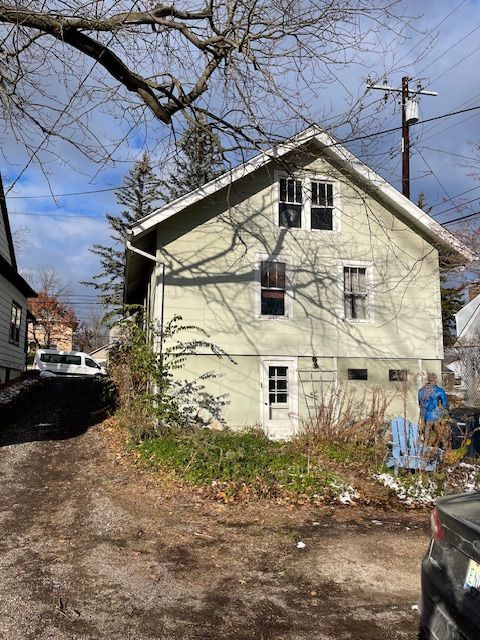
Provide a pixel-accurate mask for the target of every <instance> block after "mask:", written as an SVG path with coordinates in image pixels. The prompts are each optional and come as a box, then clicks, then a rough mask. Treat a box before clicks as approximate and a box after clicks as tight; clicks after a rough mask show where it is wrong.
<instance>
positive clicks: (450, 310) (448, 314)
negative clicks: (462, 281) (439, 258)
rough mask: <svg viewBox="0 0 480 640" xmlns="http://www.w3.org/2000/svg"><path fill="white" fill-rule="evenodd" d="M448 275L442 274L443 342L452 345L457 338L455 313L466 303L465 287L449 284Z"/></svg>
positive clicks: (448, 345)
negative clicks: (463, 290) (463, 292)
mask: <svg viewBox="0 0 480 640" xmlns="http://www.w3.org/2000/svg"><path fill="white" fill-rule="evenodd" d="M447 281H448V277H447V276H446V275H441V276H440V293H441V300H442V325H443V344H444V346H445V347H451V346H453V345H454V344H455V340H456V329H457V327H456V322H455V314H456V313H457V311H460V309H461V308H462V307H463V306H464V305H465V299H464V297H463V294H462V289H463V287H462V286H460V287H452V286H448V282H447Z"/></svg>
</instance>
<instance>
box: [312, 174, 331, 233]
mask: <svg viewBox="0 0 480 640" xmlns="http://www.w3.org/2000/svg"><path fill="white" fill-rule="evenodd" d="M311 186H312V194H311V196H312V203H311V207H310V216H311V219H310V226H311V228H312V229H323V230H326V231H331V230H332V229H333V184H331V183H329V182H318V181H316V180H312V182H311Z"/></svg>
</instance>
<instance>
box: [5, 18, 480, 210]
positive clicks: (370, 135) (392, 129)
mask: <svg viewBox="0 0 480 640" xmlns="http://www.w3.org/2000/svg"><path fill="white" fill-rule="evenodd" d="M479 28H480V27H479ZM479 109H480V105H477V106H475V107H468V108H466V109H459V110H458V111H450V112H448V113H442V114H440V115H438V116H433V117H432V118H426V119H425V120H418V122H414V123H412V124H411V125H410V126H413V127H415V126H418V125H421V124H425V123H427V122H435V121H437V120H442V119H443V118H449V117H452V116H457V115H460V114H462V113H469V112H471V111H478V110H479ZM475 115H476V114H475ZM457 124H460V123H457ZM452 126H456V125H452ZM401 129H402V127H401V126H397V127H390V128H389V129H384V130H383V131H376V132H374V133H368V134H364V135H362V136H354V137H352V138H347V139H345V140H342V141H341V142H333V143H332V144H328V145H325V148H331V147H337V146H340V145H344V144H348V143H349V142H357V141H359V140H368V139H369V138H375V137H377V136H381V135H386V134H387V133H394V132H396V131H400V130H401ZM430 137H431V136H430ZM427 166H428V165H427ZM432 173H433V172H432ZM108 190H109V191H110V190H114V188H113V187H112V188H111V189H108ZM91 193H95V192H94V191H92V192H91ZM19 197H21V196H19ZM28 197H33V196H28ZM38 197H44V196H38ZM57 197H62V194H58V195H57ZM9 213H10V214H12V215H21V216H34V217H35V216H36V217H44V218H84V219H85V218H86V219H90V220H104V218H103V217H102V216H88V215H84V214H68V213H45V212H40V211H38V212H33V211H29V212H23V211H10V212H9Z"/></svg>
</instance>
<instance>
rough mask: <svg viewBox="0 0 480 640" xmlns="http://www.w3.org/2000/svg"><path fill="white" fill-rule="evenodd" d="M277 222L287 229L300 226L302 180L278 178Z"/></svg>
mask: <svg viewBox="0 0 480 640" xmlns="http://www.w3.org/2000/svg"><path fill="white" fill-rule="evenodd" d="M278 224H279V226H280V227H287V228H288V229H292V228H297V229H300V228H301V226H302V181H301V180H294V179H293V178H280V201H279V205H278Z"/></svg>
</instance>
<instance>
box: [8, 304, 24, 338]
mask: <svg viewBox="0 0 480 640" xmlns="http://www.w3.org/2000/svg"><path fill="white" fill-rule="evenodd" d="M21 325H22V307H21V306H20V305H19V304H18V303H16V302H15V301H13V302H12V313H11V316H10V342H13V343H14V344H19V342H20V327H21Z"/></svg>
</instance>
